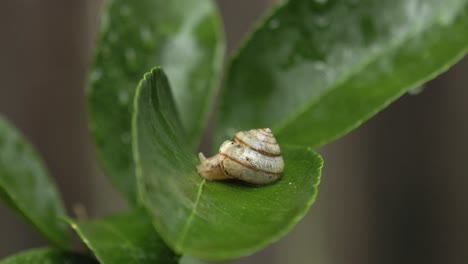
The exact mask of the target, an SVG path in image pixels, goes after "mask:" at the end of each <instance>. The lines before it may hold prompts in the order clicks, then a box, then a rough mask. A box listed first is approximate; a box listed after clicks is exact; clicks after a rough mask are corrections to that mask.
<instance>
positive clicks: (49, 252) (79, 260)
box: [0, 248, 97, 264]
mask: <svg viewBox="0 0 468 264" xmlns="http://www.w3.org/2000/svg"><path fill="white" fill-rule="evenodd" d="M64 263H66V264H88V263H89V264H97V261H96V260H95V259H93V258H91V257H89V256H85V255H81V254H78V253H73V252H67V251H62V250H59V249H54V248H40V249H31V250H27V251H24V252H21V253H19V254H16V255H13V256H11V257H8V258H6V259H4V260H2V261H0V264H64Z"/></svg>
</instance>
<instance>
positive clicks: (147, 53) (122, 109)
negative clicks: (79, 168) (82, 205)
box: [87, 0, 224, 203]
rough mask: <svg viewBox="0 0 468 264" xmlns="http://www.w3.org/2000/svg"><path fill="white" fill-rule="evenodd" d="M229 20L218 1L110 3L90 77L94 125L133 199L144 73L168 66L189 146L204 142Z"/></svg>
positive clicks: (105, 160)
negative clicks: (134, 138)
mask: <svg viewBox="0 0 468 264" xmlns="http://www.w3.org/2000/svg"><path fill="white" fill-rule="evenodd" d="M223 43H224V42H223V34H222V29H221V23H220V21H219V16H218V13H217V10H216V8H215V6H214V4H213V3H212V2H211V0H198V1H190V0H171V1H166V0H139V1H126V0H112V1H106V4H105V6H104V11H103V15H102V18H101V23H100V29H99V36H98V43H97V50H96V52H95V56H94V59H93V62H92V65H91V70H90V73H89V77H88V81H89V84H88V88H89V89H88V91H87V95H88V112H89V119H90V120H89V122H90V130H91V133H92V136H93V138H94V143H95V146H96V149H97V154H98V157H99V159H100V160H101V162H102V165H103V167H104V169H105V170H106V172H107V174H108V176H109V177H110V179H111V181H112V182H113V184H114V185H115V186H116V188H117V189H118V190H119V191H120V192H122V193H123V194H124V196H125V197H126V198H127V199H128V201H130V202H131V203H134V202H135V197H136V187H135V176H134V170H135V168H134V165H133V160H132V154H131V145H130V143H131V136H130V134H131V133H130V130H131V129H130V123H131V110H132V99H133V95H134V91H135V88H136V85H137V83H138V81H139V80H140V78H141V76H142V75H143V74H144V73H145V72H146V71H147V70H148V69H150V68H152V67H153V66H155V65H164V66H165V67H166V69H167V70H168V74H169V76H170V77H171V79H172V80H173V84H174V94H175V101H176V104H177V108H178V112H179V113H180V116H181V119H182V122H183V129H184V130H186V131H187V138H188V144H190V145H191V146H192V147H193V148H194V149H195V147H196V146H197V144H198V141H199V139H200V136H201V132H202V129H203V125H204V123H205V122H204V120H205V119H206V117H207V110H208V107H209V105H210V103H211V98H212V95H213V91H214V87H215V86H216V85H217V82H218V78H219V74H218V73H219V70H220V69H221V62H222V59H223V51H224V46H223V45H224V44H223Z"/></svg>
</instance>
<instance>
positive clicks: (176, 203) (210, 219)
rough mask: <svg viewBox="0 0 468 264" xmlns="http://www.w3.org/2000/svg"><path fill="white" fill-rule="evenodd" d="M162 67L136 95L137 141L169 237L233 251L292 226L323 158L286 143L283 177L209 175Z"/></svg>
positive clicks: (141, 179)
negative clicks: (248, 179) (258, 181)
mask: <svg viewBox="0 0 468 264" xmlns="http://www.w3.org/2000/svg"><path fill="white" fill-rule="evenodd" d="M175 114H176V113H175V108H174V103H173V100H172V97H171V92H170V88H169V84H168V81H167V78H166V77H165V75H164V73H163V71H162V70H161V69H155V70H153V71H151V73H148V74H146V75H145V77H144V79H143V80H142V82H141V83H140V85H139V87H138V89H137V94H136V96H135V110H134V117H133V140H134V142H133V144H134V154H135V160H136V164H137V179H138V186H139V191H140V194H141V196H142V197H141V198H142V201H143V203H144V205H145V206H146V208H147V209H148V211H149V213H150V215H151V217H152V219H153V224H154V226H155V227H156V229H157V231H158V233H159V234H160V235H161V236H162V238H163V239H164V240H165V241H166V243H168V244H169V245H170V246H171V247H172V248H173V249H175V250H176V251H177V252H179V253H181V252H183V253H184V254H188V255H192V256H196V257H200V258H203V259H209V260H223V259H231V258H235V257H239V256H243V255H247V254H250V253H252V252H254V251H255V250H258V249H260V248H263V247H265V246H266V245H268V244H269V243H271V242H272V241H275V240H276V239H278V238H279V237H280V236H282V235H284V234H285V233H286V232H287V231H289V230H290V229H291V228H292V227H293V226H294V225H295V224H296V223H297V222H298V221H299V220H300V219H301V218H302V216H304V214H305V213H306V211H307V209H308V208H309V207H310V205H311V204H312V203H313V201H314V199H315V196H316V193H317V185H318V183H319V177H320V171H321V167H322V160H321V158H320V156H318V155H317V154H315V153H314V152H313V151H311V150H310V149H304V148H297V147H288V146H286V145H285V146H282V152H283V157H284V159H285V164H286V165H285V166H286V167H285V172H284V176H283V178H282V179H281V180H280V181H278V182H276V183H274V184H271V185H268V186H261V187H253V186H246V185H241V184H239V183H233V182H208V181H205V180H203V179H202V178H201V177H200V176H199V175H198V174H197V171H196V165H197V164H198V162H197V160H196V157H195V155H194V154H193V153H192V151H191V149H190V148H189V147H188V145H187V144H186V141H185V137H184V135H183V133H181V131H182V129H181V124H180V122H179V121H178V118H177V116H175Z"/></svg>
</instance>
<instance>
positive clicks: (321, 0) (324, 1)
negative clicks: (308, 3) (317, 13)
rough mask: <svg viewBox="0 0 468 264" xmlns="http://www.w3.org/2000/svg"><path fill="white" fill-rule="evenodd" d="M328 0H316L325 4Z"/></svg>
mask: <svg viewBox="0 0 468 264" xmlns="http://www.w3.org/2000/svg"><path fill="white" fill-rule="evenodd" d="M327 1H328V0H315V2H316V3H317V4H320V5H323V4H326V3H327Z"/></svg>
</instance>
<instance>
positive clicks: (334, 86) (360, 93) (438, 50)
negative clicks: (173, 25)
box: [216, 0, 468, 147]
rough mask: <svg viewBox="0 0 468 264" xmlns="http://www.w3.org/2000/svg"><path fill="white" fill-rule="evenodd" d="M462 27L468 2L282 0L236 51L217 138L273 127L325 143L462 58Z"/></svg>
mask: <svg viewBox="0 0 468 264" xmlns="http://www.w3.org/2000/svg"><path fill="white" fill-rule="evenodd" d="M467 28H468V1H467V0H448V1H439V0H425V1H420V0H396V1H378V0H362V1H356V0H328V1H307V0H295V1H287V2H286V3H285V4H283V5H282V6H281V7H279V8H278V9H276V10H275V11H274V12H273V13H272V14H271V15H270V16H269V17H267V18H266V19H265V21H264V23H263V24H262V25H261V26H260V27H258V28H257V30H256V31H255V32H254V33H253V34H252V35H251V36H250V39H248V41H247V42H246V43H245V45H244V46H243V47H242V48H241V49H240V50H239V52H238V53H237V56H236V57H234V59H233V61H232V63H231V65H230V69H229V71H228V73H227V78H226V83H225V87H224V88H225V89H224V92H223V94H222V96H221V97H222V99H221V109H220V114H219V115H218V116H219V118H218V121H217V136H216V142H217V143H220V142H222V141H223V140H224V139H226V138H228V137H229V136H230V135H232V134H233V133H234V132H235V131H239V130H245V129H251V128H254V127H271V128H272V129H273V130H274V131H275V132H277V137H278V140H279V142H280V143H283V144H284V143H287V144H295V145H307V146H311V147H317V146H320V145H323V144H325V143H327V142H329V141H331V140H333V139H336V138H337V137H339V136H341V135H343V134H345V133H346V132H348V131H350V130H351V129H353V128H355V127H356V126H358V125H359V124H361V123H362V122H363V121H365V120H366V119H368V118H370V117H371V116H372V115H374V114H376V113H377V112H378V111H380V110H381V109H382V108H384V107H385V106H387V105H388V104H390V103H391V102H392V101H393V100H396V99H397V98H398V97H399V96H401V95H402V94H404V93H405V92H406V91H408V90H409V89H411V88H414V87H416V86H418V85H421V84H422V83H423V82H425V81H427V80H429V79H431V78H433V77H435V76H436V75H437V74H439V73H441V72H443V71H444V70H446V69H447V68H448V67H449V66H450V65H451V64H453V63H455V62H456V61H457V60H459V59H460V58H461V57H463V56H464V54H466V52H467V50H468V34H467ZM216 145H217V144H216Z"/></svg>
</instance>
